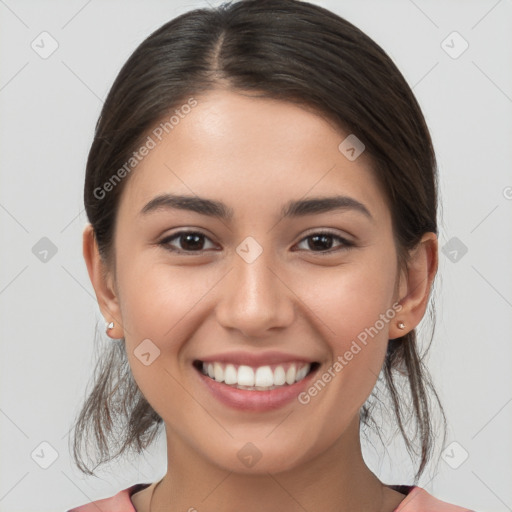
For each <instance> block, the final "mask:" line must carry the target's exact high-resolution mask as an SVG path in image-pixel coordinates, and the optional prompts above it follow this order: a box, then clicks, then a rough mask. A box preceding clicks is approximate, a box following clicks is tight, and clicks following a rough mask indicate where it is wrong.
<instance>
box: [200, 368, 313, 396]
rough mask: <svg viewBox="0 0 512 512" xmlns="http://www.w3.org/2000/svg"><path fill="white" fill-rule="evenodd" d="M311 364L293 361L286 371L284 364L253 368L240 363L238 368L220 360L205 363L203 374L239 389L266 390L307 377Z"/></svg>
mask: <svg viewBox="0 0 512 512" xmlns="http://www.w3.org/2000/svg"><path fill="white" fill-rule="evenodd" d="M310 369H311V364H309V363H308V364H306V365H303V364H301V363H292V364H290V365H289V366H288V368H287V370H286V371H285V369H284V367H283V366H276V367H274V370H273V371H272V368H271V367H270V366H268V365H266V366H259V367H258V368H251V367H250V366H246V365H240V366H239V367H238V369H237V368H236V366H235V365H234V364H227V365H226V364H225V363H220V362H213V363H203V365H202V370H203V374H205V375H208V376H209V377H210V378H211V379H214V380H216V381H217V382H224V383H225V384H227V385H229V386H234V387H237V388H239V389H251V390H260V391H265V390H269V389H275V388H276V387H279V386H284V385H285V384H287V385H290V386H291V385H292V384H295V382H299V381H301V380H302V379H304V378H305V377H306V375H307V374H308V373H309V371H310Z"/></svg>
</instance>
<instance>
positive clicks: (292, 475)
mask: <svg viewBox="0 0 512 512" xmlns="http://www.w3.org/2000/svg"><path fill="white" fill-rule="evenodd" d="M358 420H359V419H358V418H357V422H356V421H354V422H352V424H351V426H350V427H349V429H347V431H346V432H345V433H344V434H343V435H342V436H341V437H340V438H338V440H337V441H336V442H335V443H334V444H333V445H332V446H331V447H329V449H328V450H326V451H325V452H323V453H320V454H318V455H316V456H315V457H313V458H310V459H308V460H306V461H304V463H302V464H300V465H297V466H295V467H294V468H293V469H290V470H287V471H282V472H278V473H269V472H266V473H262V474H247V473H245V474H244V473H236V472H233V471H230V470H228V469H223V468H220V467H218V466H216V465H215V464H212V463H211V462H210V461H209V460H205V459H204V457H202V456H201V455H200V454H198V453H197V452H196V451H194V450H192V449H191V448H190V447H189V446H187V445H186V444H185V443H183V442H181V440H180V439H179V438H177V436H176V435H175V433H173V432H169V430H167V450H168V471H167V474H166V475H165V476H164V478H163V479H162V481H161V482H160V484H159V485H158V488H157V492H155V494H154V495H153V499H152V507H151V508H152V510H151V511H150V512H164V511H165V512H174V511H178V510H179V511H183V510H187V511H191V512H193V511H194V510H196V511H200V512H218V511H219V510H222V511H226V512H230V511H233V512H234V511H239V510H244V512H260V511H261V510H269V511H278V510H279V511H281V510H286V511H289V512H296V511H297V512H304V510H307V511H309V512H313V511H320V510H321V511H322V512H340V511H349V510H351V511H352V510H366V511H369V512H381V511H384V510H386V511H391V510H394V505H395V504H397V503H399V501H398V500H397V495H398V493H395V492H394V491H391V490H390V489H389V488H387V487H385V486H384V485H383V484H382V483H381V482H380V481H379V480H378V478H377V477H376V476H375V475H374V474H373V473H372V472H371V471H370V469H369V468H368V467H367V466H366V464H365V462H364V460H363V457H362V453H361V446H360V440H359V421H358ZM390 493H393V494H394V495H395V496H394V497H392V496H391V495H390ZM398 496H401V498H403V495H398ZM386 507H389V508H386ZM391 507H393V508H391Z"/></svg>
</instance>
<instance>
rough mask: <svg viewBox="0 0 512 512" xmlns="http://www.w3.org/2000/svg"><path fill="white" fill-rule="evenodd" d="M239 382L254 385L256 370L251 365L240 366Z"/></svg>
mask: <svg viewBox="0 0 512 512" xmlns="http://www.w3.org/2000/svg"><path fill="white" fill-rule="evenodd" d="M238 384H239V385H240V386H254V370H253V369H252V368H251V367H250V366H240V367H239V368H238Z"/></svg>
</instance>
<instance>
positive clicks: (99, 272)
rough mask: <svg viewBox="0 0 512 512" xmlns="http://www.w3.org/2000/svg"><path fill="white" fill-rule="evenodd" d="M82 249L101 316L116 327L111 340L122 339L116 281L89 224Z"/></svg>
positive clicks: (112, 331)
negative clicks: (108, 268) (100, 252)
mask: <svg viewBox="0 0 512 512" xmlns="http://www.w3.org/2000/svg"><path fill="white" fill-rule="evenodd" d="M82 248H83V255H84V259H85V263H86V265H87V271H88V273H89V279H90V280H91V283H92V285H93V287H94V291H95V293H96V299H97V301H98V305H99V307H100V310H101V314H102V315H103V317H104V318H105V321H106V323H110V322H114V327H113V328H112V329H110V330H109V331H108V332H107V334H108V336H110V337H111V338H115V339H119V338H122V337H123V326H122V322H121V310H120V307H119V302H118V298H117V292H116V291H115V286H114V283H113V281H114V280H113V277H112V273H111V272H110V271H108V270H107V267H106V264H105V262H104V260H103V259H102V258H101V256H100V254H99V250H98V244H97V242H96V236H95V234H94V229H93V227H92V225H91V224H88V225H87V226H86V227H85V229H84V231H83V234H82Z"/></svg>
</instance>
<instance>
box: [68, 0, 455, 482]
mask: <svg viewBox="0 0 512 512" xmlns="http://www.w3.org/2000/svg"><path fill="white" fill-rule="evenodd" d="M218 87H224V88H231V89H233V90H239V91H251V93H253V94H254V93H256V94H259V95H261V96H262V97H268V98H273V99H279V100H282V101H289V102H294V103H296V104H299V105H302V106H305V107H308V108H313V109H314V110H315V111H316V112H318V113H319V114H320V115H324V116H326V117H327V118H329V119H330V120H332V121H333V122H335V123H336V125H337V126H339V127H340V129H342V130H343V131H345V132H346V133H352V134H355V135H356V136H357V137H358V138H359V139H360V140H362V141H363V142H364V144H365V146H366V150H365V154H366V155H369V157H370V158H371V162H372V164H373V169H374V172H375V174H376V176H377V177H378V179H379V180H380V183H381V185H382V188H383V191H384V193H385V196H386V198H387V200H388V204H389V207H390V210H391V215H392V221H393V233H394V237H395V242H396V247H397V253H398V255H399V264H400V265H402V266H403V265H406V264H407V253H408V251H409V250H410V249H412V248H414V247H415V246H416V245H417V244H418V242H419V240H420V239H421V237H422V235H423V234H424V233H426V232H434V233H436V234H437V218H436V217H437V210H436V209H437V164H436V159H435V154H434V149H433V146H432V141H431V138H430V134H429V131H428V128H427V125H426V122H425V120H424V117H423V115H422V112H421V109H420V107H419V105H418V103H417V101H416V99H415V97H414V95H413V93H412V91H411V89H410V87H409V86H408V84H407V82H406V81H405V79H404V77H403V76H402V74H401V73H400V71H399V70H398V69H397V67H396V66H395V65H394V63H393V62H392V60H391V59H390V58H389V57H388V55H387V54H386V53H385V52H384V51H383V50H382V49H381V48H380V47H379V46H378V45H377V44H376V43H375V42H374V41H373V40H372V39H370V38H369V37H368V36H367V35H365V34H364V33H363V32H362V31H361V30H359V29H358V28H357V27H355V26H354V25H352V24H351V23H349V22H348V21H346V20H344V19H343V18H341V17H339V16H337V15H335V14H334V13H332V12H330V11H328V10H327V9H324V8H322V7H319V6H316V5H312V4H309V3H306V2H302V1H298V0H241V1H238V2H235V3H225V4H223V5H221V6H220V7H217V8H211V9H197V10H193V11H189V12H187V13H185V14H183V15H181V16H179V17H177V18H175V19H173V20H171V21H169V22H168V23H166V24H165V25H163V26H162V27H161V28H159V29H158V30H156V31H155V32H154V33H152V34H151V35H150V36H149V37H148V38H147V39H146V40H144V41H143V42H142V43H141V44H140V45H139V47H138V48H137V49H136V50H135V51H134V52H133V54H132V55H131V56H130V58H129V59H128V61H127V62H126V63H125V64H124V66H123V67H122V69H121V71H120V72H119V74H118V76H117V78H116V80H115V82H114V84H113V86H112V88H111V89H110V92H109V94H108V96H107V99H106V101H105V104H104V106H103V109H102V111H101V115H100V118H99V120H98V122H97V125H96V130H95V135H94V140H93V143H92V146H91V149H90V152H89V156H88V160H87V168H86V177H85V189H84V202H85V208H86V212H87V216H88V219H89V221H90V223H91V224H92V226H93V228H94V233H95V236H96V240H97V243H98V247H99V251H100V254H101V256H102V258H104V260H105V262H106V263H107V264H108V266H109V268H112V267H111V266H110V265H112V264H113V262H114V261H115V257H114V247H113V245H112V244H113V239H114V236H113V235H114V229H115V221H116V213H117V209H118V204H119V198H120V195H121V193H122V190H123V186H124V185H125V184H126V180H127V179H128V178H127V177H125V178H124V179H123V180H121V181H120V182H119V183H118V184H116V186H115V187H112V188H111V190H110V191H109V193H108V196H106V197H102V194H99V193H98V191H99V190H101V188H102V186H103V185H104V184H105V183H106V182H108V181H109V179H111V178H112V176H113V173H114V172H115V170H117V169H120V168H121V167H122V166H123V165H124V164H125V163H126V162H127V161H128V160H129V159H130V157H131V155H132V153H133V151H134V150H135V149H136V148H137V147H138V146H139V145H140V144H141V141H142V140H144V138H145V137H147V134H148V132H149V130H151V129H152V128H153V127H154V126H155V125H156V124H157V123H158V122H160V121H161V119H162V118H163V116H164V115H169V113H170V112H172V111H173V109H175V108H176V107H178V106H179V105H180V104H183V103H186V101H187V98H190V97H191V96H192V95H199V94H200V93H202V92H206V91H209V90H212V89H214V88H218ZM431 313H432V312H431ZM432 334H433V333H432ZM431 341H432V339H431V340H430V342H431ZM123 342H124V339H123V340H122V342H121V344H119V343H112V342H111V343H110V344H109V347H108V349H107V354H103V355H102V356H101V357H100V358H99V360H98V362H97V366H96V368H95V374H94V379H93V388H92V390H91V391H90V393H89V394H88V396H87V398H86V400H85V403H84V405H83V407H82V410H81V411H80V414H79V416H78V418H77V421H76V424H75V425H74V443H73V456H74V459H75V462H76V463H77V465H78V467H79V468H80V469H81V470H82V471H83V472H84V473H87V474H93V472H91V471H90V470H89V468H88V467H87V466H86V465H85V464H84V462H83V459H82V454H83V453H86V450H83V449H82V442H83V441H87V440H88V439H89V436H90V435H92V436H93V439H94V442H93V446H94V451H95V456H96V460H97V461H98V465H99V464H103V463H105V462H108V461H110V460H112V459H113V458H115V457H117V456H119V455H121V454H122V453H123V452H125V451H126V450H128V449H135V450H136V451H137V452H138V453H140V452H141V451H142V450H143V449H145V448H146V447H147V446H148V445H149V444H150V443H151V442H152V441H153V440H154V438H155V436H156V434H157V433H158V431H159V427H160V426H161V424H162V423H163V422H162V419H161V418H160V416H159V415H158V414H157V413H156V412H155V411H154V410H153V409H152V407H151V406H150V404H149V403H148V402H147V401H146V399H145V398H144V396H143V395H142V393H141V392H140V390H139V389H138V386H137V384H136V383H135V381H134V379H133V377H132V374H131V371H130V368H129V364H128V362H127V357H126V353H125V347H124V343H123ZM429 346H430V345H429ZM428 348H429V347H427V349H426V350H425V353H426V351H427V350H428ZM424 355H425V354H423V355H420V354H419V350H418V346H417V339H416V333H415V331H414V330H413V331H411V332H409V333H408V334H406V335H405V336H403V337H401V338H398V339H395V340H390V341H389V344H388V350H387V354H386V358H385V362H384V365H383V369H382V372H381V375H380V378H379V381H378V382H379V383H381V382H382V383H384V385H385V386H384V387H385V390H386V392H387V394H388V398H389V399H390V401H391V404H392V411H393V412H394V415H395V417H396V421H397V425H398V428H399V430H400V432H401V434H402V436H403V439H404V441H405V444H406V447H407V449H408V451H409V453H410V455H411V457H413V455H418V456H419V464H418V468H417V471H416V474H415V482H416V481H417V479H418V478H419V476H420V475H421V474H422V472H423V470H424V469H425V466H426V464H427V462H428V461H429V460H430V458H431V452H432V449H433V447H434V426H433V422H432V418H433V416H432V413H431V407H432V400H431V399H432V398H434V399H435V402H436V404H437V405H438V406H439V408H440V411H441V416H442V421H443V423H442V427H443V432H444V435H445V436H446V419H445V415H444V411H443V409H442V406H441V404H440V402H439V398H438V396H437V394H436V392H435V390H434V388H433V386H432V384H431V380H430V377H429V375H428V372H427V369H426V367H425V365H424V362H423V361H424ZM378 387H379V386H376V387H375V389H374V391H373V392H372V395H371V396H370V397H369V399H368V400H367V402H366V403H365V404H364V406H363V407H362V408H361V413H360V418H361V424H362V425H363V426H372V425H373V426H374V427H377V425H376V424H375V422H374V421H373V419H372V414H371V412H372V410H373V408H374V407H375V405H376V404H378V403H381V400H380V398H379V397H378V396H377V388H378ZM411 422H412V424H413V426H414V429H413V431H412V432H410V433H407V426H408V425H409V424H410V423H411ZM117 430H119V432H117ZM377 431H379V429H378V428H377ZM113 442H115V443H116V451H115V452H113V450H112V448H113V444H112V443H113ZM443 444H444V438H443ZM416 446H417V447H418V448H419V453H418V452H417V448H416ZM87 454H88V453H87ZM88 455H89V454H88ZM93 469H94V468H93Z"/></svg>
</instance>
